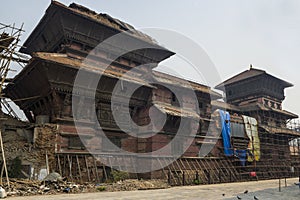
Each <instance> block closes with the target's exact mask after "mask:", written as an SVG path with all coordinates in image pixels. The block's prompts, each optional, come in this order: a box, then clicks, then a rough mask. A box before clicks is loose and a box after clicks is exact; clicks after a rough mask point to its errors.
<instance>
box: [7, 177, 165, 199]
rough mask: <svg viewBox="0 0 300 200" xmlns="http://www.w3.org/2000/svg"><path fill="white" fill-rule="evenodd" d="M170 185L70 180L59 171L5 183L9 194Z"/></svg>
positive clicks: (91, 190) (158, 181)
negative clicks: (41, 176)
mask: <svg viewBox="0 0 300 200" xmlns="http://www.w3.org/2000/svg"><path fill="white" fill-rule="evenodd" d="M168 187H170V186H169V185H168V183H167V182H166V181H163V180H137V179H127V180H124V181H118V182H116V183H101V184H93V183H83V184H76V183H73V182H68V181H67V180H65V179H63V178H62V177H61V176H60V175H59V174H57V173H51V174H49V175H48V176H47V177H46V178H45V180H43V181H33V180H27V179H22V180H21V179H10V188H8V187H7V184H4V185H3V188H4V189H5V190H6V193H7V196H30V195H53V194H60V193H86V192H102V191H132V190H147V189H163V188H168Z"/></svg>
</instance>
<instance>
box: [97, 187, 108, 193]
mask: <svg viewBox="0 0 300 200" xmlns="http://www.w3.org/2000/svg"><path fill="white" fill-rule="evenodd" d="M96 190H97V191H99V192H103V191H105V190H106V186H98V187H97V188H96Z"/></svg>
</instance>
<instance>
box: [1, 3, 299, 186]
mask: <svg viewBox="0 0 300 200" xmlns="http://www.w3.org/2000/svg"><path fill="white" fill-rule="evenodd" d="M123 32H126V37H128V40H127V41H126V42H125V45H127V44H128V45H130V43H134V44H139V45H140V46H143V45H145V46H148V47H149V48H147V49H139V50H135V51H131V52H129V53H126V54H124V55H122V56H118V57H117V59H114V60H113V61H111V58H112V57H114V55H117V54H118V52H119V50H120V48H122V45H124V43H123V44H118V42H116V43H115V44H113V45H107V46H103V47H102V48H101V49H98V50H97V51H93V49H94V48H95V47H96V46H97V45H98V44H99V43H101V42H103V41H104V40H106V39H107V38H109V37H111V36H114V35H116V34H118V33H123ZM20 52H21V53H24V54H27V55H30V57H31V59H30V60H29V62H28V63H27V64H26V66H25V67H24V68H23V69H22V70H21V71H20V72H19V73H18V74H17V75H16V76H15V77H14V78H13V79H12V80H11V81H10V82H9V83H8V84H7V85H6V87H5V88H4V91H3V93H4V95H5V97H6V98H9V99H11V100H12V101H14V102H15V104H16V105H18V106H19V108H20V109H21V110H22V111H23V112H24V113H25V115H26V118H27V121H22V120H19V119H17V118H14V117H11V116H9V115H7V114H5V113H2V114H1V120H0V124H1V128H2V137H3V142H4V151H5V154H6V159H7V164H8V167H11V166H12V165H13V163H14V162H13V161H14V160H15V159H16V158H19V159H20V160H21V165H22V173H21V174H20V176H21V177H24V178H31V179H35V178H37V177H38V176H39V175H40V173H41V170H43V169H47V170H48V171H56V172H58V173H60V174H61V175H62V176H64V177H68V178H70V179H72V180H76V181H91V182H92V181H94V182H103V181H105V180H107V179H109V178H110V177H111V172H112V170H120V171H129V172H130V173H129V176H130V177H131V178H146V179H154V178H155V179H167V180H168V181H169V183H170V184H172V185H182V184H193V183H194V181H195V180H198V182H200V183H202V184H212V183H221V182H234V181H242V180H251V179H252V178H254V179H272V178H280V177H282V178H283V177H295V176H298V175H299V174H300V154H299V153H300V152H299V150H300V130H299V128H298V127H297V126H291V121H292V120H293V119H296V118H298V116H297V115H296V114H293V113H291V112H288V111H285V110H284V109H283V108H282V102H283V100H284V99H285V95H284V89H285V88H288V87H292V86H293V85H292V84H291V83H289V82H287V81H284V80H281V79H279V78H277V77H275V76H273V75H271V74H269V73H267V72H266V71H264V70H261V69H256V68H253V67H252V66H251V67H250V69H248V70H245V71H243V72H241V73H239V74H237V75H236V76H234V77H232V78H230V79H228V80H226V81H224V82H223V83H220V84H219V85H218V86H216V87H215V89H217V90H221V92H223V93H224V94H226V101H224V100H222V98H223V95H221V94H220V93H218V92H216V91H215V90H212V89H211V88H210V87H208V86H206V85H202V84H199V83H196V82H192V81H188V80H184V79H182V78H178V77H175V76H171V75H169V74H166V73H162V72H158V71H155V70H153V69H154V68H155V67H157V65H158V64H159V63H160V62H161V61H163V60H165V59H168V58H170V57H171V56H173V55H174V52H172V51H170V50H168V49H167V47H161V46H160V45H159V44H158V43H157V42H156V41H155V40H154V39H152V38H151V37H150V36H148V35H146V34H144V33H141V32H139V31H137V30H135V29H134V28H133V27H132V26H131V25H129V24H127V23H125V22H122V21H120V20H118V19H115V18H113V17H111V16H109V15H107V14H102V13H100V14H99V13H96V12H94V11H92V10H90V9H88V8H86V7H83V6H81V5H78V4H75V3H72V4H70V5H69V6H66V5H63V4H61V3H59V2H56V1H52V2H51V4H50V6H49V7H48V8H47V10H46V12H45V14H44V16H43V17H42V19H41V20H40V22H39V23H38V25H37V26H36V27H35V29H34V30H33V31H32V33H31V34H30V35H29V37H28V38H27V40H26V41H25V43H24V44H23V47H22V48H21V49H20ZM91 54H92V55H91ZM88 55H89V58H90V59H91V60H92V62H90V63H85V62H84V60H85V59H86V57H87V56H88ZM93 63H94V64H96V65H97V68H94V67H93ZM148 63H151V65H147V64H148ZM106 65H108V67H107V68H104V67H105V66H106ZM141 65H143V67H139V66H141ZM102 66H103V68H102ZM135 68H136V70H132V69H135ZM80 69H84V70H85V71H86V72H87V73H88V74H89V76H88V77H89V78H88V79H87V80H86V81H87V82H88V81H90V82H92V81H93V80H95V77H97V76H99V73H101V75H102V76H101V80H100V81H99V83H98V84H97V88H96V92H95V94H94V93H93V91H92V88H89V87H85V88H83V89H81V90H78V91H76V93H74V91H73V87H74V81H75V78H76V75H77V73H78V71H79V70H80ZM128 71H131V73H127V72H128ZM120 80H122V88H121V90H120V92H119V93H118V100H117V101H113V102H112V101H111V98H112V94H113V91H114V88H115V86H116V85H117V83H118V82H119V81H120ZM91 84H92V83H91ZM187 84H188V85H187ZM166 85H167V86H168V87H166ZM130 87H136V88H138V89H137V90H136V91H135V92H134V93H133V94H132V96H131V97H130V101H129V105H128V103H126V102H125V100H123V99H126V98H127V97H126V95H125V93H126V89H128V88H130ZM170 88H172V90H170ZM190 89H192V90H193V93H194V94H195V96H194V97H192V96H190V95H189V92H188V91H189V90H190ZM123 90H124V91H123ZM174 91H181V92H180V96H178V95H175V94H174ZM123 92H124V98H123V96H122V95H123ZM87 102H88V103H87ZM92 102H95V103H92ZM112 104H114V105H112ZM73 108H76V109H75V110H74V109H73ZM127 111H129V113H130V117H131V119H129V117H120V119H119V122H118V123H116V120H115V118H114V113H117V115H120V116H121V115H122V114H123V113H126V112H127ZM74 112H76V126H75V123H74V121H75V119H74V118H75V116H74ZM93 112H95V115H92V114H91V113H93ZM150 112H151V113H152V115H154V116H160V115H163V116H165V118H166V120H165V123H164V125H163V126H162V127H161V129H160V130H159V131H157V130H156V129H155V127H153V126H149V123H150V122H151V119H150V116H149V113H150ZM3 119H5V120H3ZM133 123H135V124H137V125H139V126H138V128H139V130H137V126H134V124H133ZM182 123H184V130H185V132H194V133H195V135H194V136H193V137H191V138H189V139H188V140H189V141H190V145H188V148H185V149H184V148H183V146H182V143H180V142H172V140H173V138H174V137H175V136H176V134H177V132H178V130H179V129H180V124H182ZM120 124H122V127H126V132H125V131H124V129H123V128H120ZM100 131H103V132H104V134H105V137H107V138H108V139H109V140H110V141H111V142H112V143H113V144H114V146H115V147H118V148H112V147H111V146H110V145H107V143H106V142H105V140H104V138H103V137H102V136H103V135H101V134H99V132H100ZM127 132H133V133H134V132H138V133H141V134H144V136H147V134H148V135H149V136H148V137H135V136H133V135H131V134H127ZM153 133H155V134H153ZM179 137H182V138H188V137H189V135H188V134H183V135H181V136H179ZM168 144H170V145H169V146H168V149H166V152H171V153H174V154H177V153H180V156H178V157H176V159H175V160H174V161H172V159H174V158H172V157H170V155H167V154H164V152H162V153H161V154H160V155H159V156H152V157H151V159H154V160H155V161H156V162H157V163H159V164H160V165H161V168H160V169H156V170H154V171H151V172H145V173H137V172H138V170H136V169H134V167H137V166H136V163H137V162H140V161H141V159H144V161H145V162H147V158H141V157H142V155H143V154H145V153H148V152H154V151H157V150H160V149H162V148H164V147H165V146H166V145H168ZM201 148H205V149H209V152H207V153H206V154H203V155H202V154H201V153H199V152H200V150H201ZM118 149H122V150H124V151H126V152H129V154H123V153H122V151H119V150H118ZM130 153H132V154H130ZM92 154H93V155H92ZM165 163H168V165H166V164H165ZM135 171H136V173H135Z"/></svg>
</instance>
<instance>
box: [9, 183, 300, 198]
mask: <svg viewBox="0 0 300 200" xmlns="http://www.w3.org/2000/svg"><path fill="white" fill-rule="evenodd" d="M295 182H298V178H297V179H296V178H293V179H287V186H288V187H284V185H285V184H284V180H282V181H281V183H282V184H281V185H282V191H281V192H279V190H278V185H279V181H278V180H268V181H252V182H243V183H227V184H216V185H202V186H184V187H173V188H169V189H162V190H145V191H128V192H127V191H126V192H98V193H83V194H63V195H49V196H47V195H44V196H31V197H9V198H8V199H9V200H40V199H43V200H44V199H45V200H77V199H85V200H96V199H97V200H98V199H108V200H118V199H122V200H135V199H136V200H137V199H138V200H140V199H145V200H166V199H180V200H183V199H188V200H196V199H205V200H206V199H213V200H216V199H227V200H229V199H237V196H239V197H241V198H242V199H243V200H244V199H245V200H246V199H252V200H253V199H254V196H256V197H258V199H260V200H267V199H270V200H271V199H282V200H293V199H295V200H299V199H300V189H299V187H298V186H295V185H294V183H295ZM245 190H248V191H249V192H248V193H247V194H244V191H245ZM222 194H225V196H223V195H222Z"/></svg>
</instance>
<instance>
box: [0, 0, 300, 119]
mask: <svg viewBox="0 0 300 200" xmlns="http://www.w3.org/2000/svg"><path fill="white" fill-rule="evenodd" d="M5 2H6V3H5V4H4V1H3V2H2V5H5V6H1V7H0V22H2V23H6V24H12V23H16V25H21V23H23V22H24V23H25V30H26V33H25V34H23V37H22V43H23V42H24V41H25V39H26V38H27V36H28V35H29V34H30V33H31V31H32V30H33V28H34V27H35V26H36V25H37V23H38V22H39V20H40V19H41V18H42V16H43V15H44V12H45V10H46V8H47V7H48V6H49V4H50V0H26V1H25V0H9V1H8V0H5ZM60 2H62V3H64V4H66V5H69V4H70V3H72V2H73V1H70V0H60ZM75 2H76V3H79V4H82V5H84V6H86V7H89V8H91V9H93V10H95V11H96V12H102V13H107V14H109V15H111V16H112V17H115V18H118V19H120V20H123V21H125V22H127V23H129V24H131V25H133V26H134V27H135V28H145V27H156V28H163V29H170V30H174V31H177V32H179V33H181V34H183V35H185V36H187V37H189V38H191V39H192V40H194V41H196V42H197V43H198V44H199V45H200V46H201V47H202V48H203V49H205V51H206V53H207V54H208V55H209V57H210V58H211V60H212V61H213V62H214V64H215V65H216V67H217V69H218V71H219V73H220V76H221V78H222V79H223V80H225V79H227V78H229V77H231V76H233V75H235V74H237V73H239V72H241V71H244V70H246V69H248V68H249V64H250V63H251V64H253V66H254V67H256V68H260V69H264V70H266V71H267V72H268V73H270V74H273V75H274V76H277V77H279V78H282V79H284V80H286V81H288V82H291V83H293V84H294V85H295V86H294V87H293V88H289V89H287V90H286V100H285V102H284V109H286V110H290V111H292V112H294V113H297V114H300V105H298V98H299V97H300V69H299V67H298V66H299V64H300V56H299V55H298V54H299V53H300V37H299V36H300V12H299V11H300V1H298V0H269V1H266V0H251V1H250V0H248V1H240V0H226V1H222V0H218V1H217V0H209V1H207V0H187V1H182V0H151V1H147V0H143V1H142V0H127V1H120V0H77V1H75ZM216 84H217V83H216Z"/></svg>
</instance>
